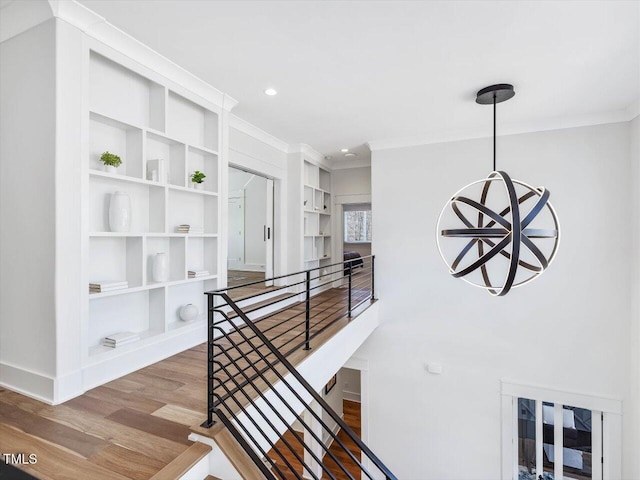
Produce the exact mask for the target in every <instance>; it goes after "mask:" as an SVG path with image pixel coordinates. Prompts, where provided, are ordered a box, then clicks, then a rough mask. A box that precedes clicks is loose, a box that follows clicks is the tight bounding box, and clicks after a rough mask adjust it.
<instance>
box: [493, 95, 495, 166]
mask: <svg viewBox="0 0 640 480" xmlns="http://www.w3.org/2000/svg"><path fill="white" fill-rule="evenodd" d="M493 171H494V172H495V171H496V94H495V93H494V94H493Z"/></svg>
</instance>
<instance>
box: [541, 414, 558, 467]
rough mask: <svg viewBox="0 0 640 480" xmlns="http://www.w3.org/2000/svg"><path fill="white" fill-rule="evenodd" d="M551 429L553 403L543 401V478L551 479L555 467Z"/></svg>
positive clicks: (552, 432)
mask: <svg viewBox="0 0 640 480" xmlns="http://www.w3.org/2000/svg"><path fill="white" fill-rule="evenodd" d="M554 435H555V433H554V431H553V403H548V402H544V403H543V404H542V442H543V443H542V450H543V456H542V467H543V470H544V477H543V478H544V480H548V479H549V480H553V471H554V468H555V464H554V457H555V451H554V448H555V442H554Z"/></svg>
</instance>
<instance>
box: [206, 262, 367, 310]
mask: <svg viewBox="0 0 640 480" xmlns="http://www.w3.org/2000/svg"><path fill="white" fill-rule="evenodd" d="M367 258H371V259H372V260H373V259H375V255H365V256H364V257H362V256H361V257H359V259H361V260H363V261H364V260H365V259H367ZM354 260H356V259H352V260H344V261H342V262H338V263H332V264H330V265H323V266H321V267H315V268H309V269H307V270H301V271H299V272H294V273H286V274H284V275H278V276H277V277H271V278H265V279H264V280H256V281H255V282H248V283H243V284H242V285H235V286H233V287H223V288H218V289H217V290H209V291H207V292H204V294H205V295H208V294H213V293H219V292H227V291H229V290H235V289H236V288H244V287H248V286H250V285H257V284H259V283H267V282H272V281H274V280H281V279H283V278H287V277H293V276H295V275H302V274H303V273H307V272H315V271H316V270H323V269H325V268H331V267H335V266H337V265H342V266H343V267H344V268H345V269H346V268H349V266H348V265H347V264H350V263H352V262H353V261H354ZM333 273H337V272H333ZM300 283H304V282H298V284H300ZM296 285H297V284H296ZM290 286H291V285H285V286H283V288H287V287H290ZM243 300H244V298H243Z"/></svg>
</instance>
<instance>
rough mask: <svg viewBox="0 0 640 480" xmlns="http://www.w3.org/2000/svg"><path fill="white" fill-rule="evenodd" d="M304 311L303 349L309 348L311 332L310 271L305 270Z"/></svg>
mask: <svg viewBox="0 0 640 480" xmlns="http://www.w3.org/2000/svg"><path fill="white" fill-rule="evenodd" d="M306 290H307V291H306V296H305V303H306V311H305V319H304V349H305V350H311V346H310V345H309V337H310V335H311V332H309V330H310V329H311V271H310V270H307V279H306Z"/></svg>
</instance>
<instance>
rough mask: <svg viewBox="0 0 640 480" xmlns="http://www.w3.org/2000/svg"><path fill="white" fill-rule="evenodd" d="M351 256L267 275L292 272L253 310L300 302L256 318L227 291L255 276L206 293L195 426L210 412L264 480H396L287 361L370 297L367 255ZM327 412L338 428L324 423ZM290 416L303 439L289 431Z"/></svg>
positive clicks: (371, 281)
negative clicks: (202, 397) (202, 409)
mask: <svg viewBox="0 0 640 480" xmlns="http://www.w3.org/2000/svg"><path fill="white" fill-rule="evenodd" d="M359 263H361V264H362V265H358V266H357V267H358V268H356V265H355V264H354V262H351V261H349V262H344V263H343V262H341V263H336V264H333V265H327V266H323V267H319V268H315V269H310V270H305V271H303V272H297V273H294V274H290V275H283V276H280V277H274V278H273V279H271V280H273V281H280V283H282V280H284V279H287V278H293V280H294V281H293V282H292V283H290V284H286V285H280V286H278V287H276V288H274V290H286V291H290V290H291V289H292V288H293V289H295V290H296V291H294V292H292V293H291V295H286V296H285V298H284V299H282V298H281V299H278V300H275V301H274V302H273V303H266V304H265V303H262V304H261V305H260V308H265V307H267V306H268V307H272V308H277V303H278V302H282V301H283V300H291V299H292V298H293V297H297V298H298V299H300V300H302V301H301V302H299V303H296V304H295V305H293V306H289V307H288V308H287V307H285V308H278V309H277V310H276V311H275V312H272V313H270V314H268V315H264V316H261V317H260V318H259V319H257V320H251V319H250V318H249V316H248V315H247V313H248V312H249V311H251V309H247V311H243V309H242V308H240V307H239V306H238V304H237V303H236V302H235V301H234V300H232V298H231V297H230V295H229V291H230V290H233V289H234V288H241V287H246V286H247V285H252V284H257V283H262V281H261V282H253V283H252V284H245V285H241V286H238V287H230V288H227V289H221V290H215V291H211V292H206V295H207V297H208V329H209V335H208V409H207V410H208V411H207V420H206V421H205V422H204V423H203V426H204V427H211V426H213V425H214V423H215V421H214V416H215V417H217V418H218V419H220V421H221V422H222V423H223V424H224V426H225V427H227V429H228V430H229V432H230V433H231V434H232V435H233V436H234V438H235V439H236V440H237V441H238V443H239V444H240V445H241V446H242V448H243V449H244V451H245V452H246V453H247V454H248V455H249V457H250V458H251V459H252V460H253V462H254V463H255V464H256V466H257V467H258V468H259V469H260V471H261V472H262V474H263V475H264V476H265V477H266V478H267V479H270V480H271V479H282V480H287V479H300V480H302V478H303V475H304V478H312V479H316V480H320V478H330V479H333V480H336V479H337V478H348V479H350V480H356V479H357V480H360V478H369V479H371V480H373V479H374V478H386V479H395V478H396V477H395V476H394V475H393V474H392V473H391V471H390V470H389V469H388V468H387V467H386V466H385V465H384V464H383V463H382V461H381V460H380V459H379V458H378V457H377V456H376V455H375V454H374V453H373V452H372V451H371V449H370V448H369V447H368V446H367V445H366V444H364V442H362V440H361V439H360V438H359V437H358V436H357V435H356V433H355V432H354V431H353V430H352V429H351V428H350V427H349V426H348V425H347V424H346V423H345V422H344V420H343V419H342V418H341V417H340V415H338V414H337V413H336V412H335V411H334V410H333V409H332V408H331V407H330V406H329V405H328V404H327V402H326V401H325V400H324V399H323V398H322V396H321V395H320V394H319V393H318V392H316V391H315V390H314V389H313V387H312V386H311V385H310V384H309V383H308V382H307V381H306V379H305V378H304V377H303V376H302V375H301V374H300V373H299V372H298V371H297V370H296V369H295V367H294V366H293V365H292V364H291V363H290V361H289V360H288V359H287V356H288V355H290V354H291V353H293V352H295V351H297V350H300V349H310V348H311V342H312V340H314V339H315V338H316V337H318V335H320V334H322V333H323V332H324V331H326V330H327V329H328V328H330V327H331V326H334V325H335V324H336V323H337V322H347V321H348V320H349V319H350V318H351V317H352V315H353V314H354V313H356V312H358V311H359V308H361V307H363V306H364V305H365V304H367V303H370V302H373V301H375V296H374V286H375V281H374V279H375V274H374V266H375V257H374V256H368V257H363V258H362V261H361V262H359ZM267 281H269V280H267ZM345 284H346V285H345ZM301 286H303V290H301V289H300V287H301ZM253 296H255V295H252V297H253ZM247 298H250V297H244V299H243V300H246V299H247ZM312 404H313V406H316V405H317V406H318V411H316V409H315V408H313V406H312ZM304 411H306V412H308V415H306V416H305V415H304V414H303V412H304ZM325 415H326V416H328V417H329V418H330V419H331V420H332V421H333V422H335V424H336V425H337V426H338V427H339V433H341V434H338V433H336V432H334V430H333V429H332V428H330V426H329V425H328V424H327V422H326V421H325V419H324V417H325ZM294 420H295V421H297V422H299V423H300V424H301V426H302V429H303V431H305V432H307V433H308V438H306V439H305V438H304V434H301V433H299V432H297V431H296V430H294V428H293V426H292V423H293V422H294ZM318 427H319V431H316V430H315V429H317V428H318ZM285 433H286V434H285ZM325 436H328V437H329V438H330V439H331V441H332V444H333V445H332V446H331V448H329V447H328V446H327V445H326V444H325V442H324V441H323V437H325ZM347 443H349V444H351V445H353V446H355V448H353V446H352V447H351V448H350V447H349V446H348V445H347ZM325 456H326V457H325ZM323 457H325V458H323ZM364 458H366V459H367V460H368V461H364ZM342 459H346V460H342ZM309 462H310V463H309ZM319 472H322V473H319ZM381 475H382V477H381Z"/></svg>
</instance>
